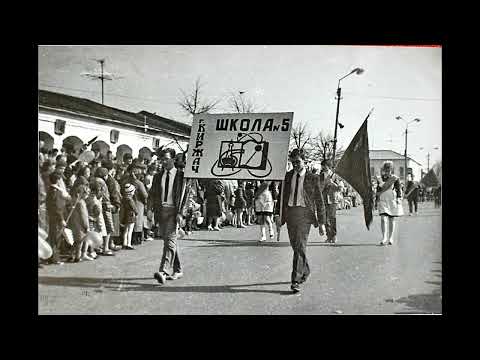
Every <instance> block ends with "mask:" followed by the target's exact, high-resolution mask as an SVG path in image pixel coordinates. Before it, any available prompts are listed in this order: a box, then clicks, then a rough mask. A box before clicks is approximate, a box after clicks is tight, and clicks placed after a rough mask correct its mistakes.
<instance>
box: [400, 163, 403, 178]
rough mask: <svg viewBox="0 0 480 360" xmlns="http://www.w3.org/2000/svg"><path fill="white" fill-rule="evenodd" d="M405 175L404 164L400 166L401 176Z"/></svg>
mask: <svg viewBox="0 0 480 360" xmlns="http://www.w3.org/2000/svg"><path fill="white" fill-rule="evenodd" d="M402 176H403V166H400V177H402Z"/></svg>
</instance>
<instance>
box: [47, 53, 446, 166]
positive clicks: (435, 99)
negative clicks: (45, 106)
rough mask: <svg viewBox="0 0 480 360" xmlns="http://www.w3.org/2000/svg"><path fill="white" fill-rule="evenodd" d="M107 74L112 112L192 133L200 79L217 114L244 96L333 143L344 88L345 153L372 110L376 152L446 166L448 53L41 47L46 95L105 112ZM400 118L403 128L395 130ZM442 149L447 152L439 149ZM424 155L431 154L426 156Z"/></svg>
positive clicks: (372, 142)
mask: <svg viewBox="0 0 480 360" xmlns="http://www.w3.org/2000/svg"><path fill="white" fill-rule="evenodd" d="M96 59H105V68H104V70H105V71H106V72H108V73H111V74H113V75H116V76H119V77H120V78H118V79H115V80H112V81H105V82H104V86H105V88H104V98H105V105H108V106H112V107H115V108H119V109H123V110H127V111H132V112H139V111H142V110H146V111H149V112H152V113H153V112H155V113H157V114H158V115H161V116H164V117H167V118H171V119H174V120H177V121H181V122H186V123H191V117H190V116H188V115H186V114H185V113H183V112H182V110H181V108H180V106H179V105H178V100H179V99H181V97H182V94H181V90H184V91H185V92H189V91H191V90H192V89H193V86H194V83H195V81H196V80H197V79H198V78H200V81H201V84H202V89H201V91H202V94H203V96H204V97H205V98H206V99H211V100H214V99H215V100H220V103H219V107H218V108H217V109H216V110H215V111H214V112H217V113H228V112H232V111H231V109H229V107H228V105H227V101H226V99H227V98H228V97H229V96H230V95H231V94H232V93H238V92H239V91H242V92H244V94H243V96H244V97H245V99H247V100H249V101H252V102H253V103H254V104H255V105H256V108H258V109H259V111H258V112H293V113H294V117H293V122H294V124H295V122H299V121H303V122H305V123H306V124H307V127H308V129H309V130H310V131H312V132H313V133H318V132H319V131H320V130H321V131H323V132H324V133H330V134H332V135H333V133H334V127H335V113H336V106H337V100H336V90H337V85H338V80H339V79H340V78H341V77H343V76H344V75H346V74H348V73H350V71H352V70H353V69H354V68H357V67H360V68H363V69H364V70H365V71H364V72H363V73H362V74H361V75H356V74H352V75H350V76H348V77H347V78H345V79H343V80H342V81H341V83H340V87H341V88H342V98H341V101H340V112H339V122H340V123H342V124H343V125H344V128H343V129H340V128H339V129H338V134H337V137H338V146H342V147H343V148H346V147H347V146H348V144H349V143H350V141H351V140H352V138H353V137H354V136H355V134H356V132H357V131H358V129H359V127H360V126H361V125H362V123H363V121H364V119H365V117H366V116H367V114H368V112H369V111H370V109H371V108H374V110H373V113H372V115H371V116H370V118H369V120H368V133H369V145H370V149H382V150H384V149H390V150H394V151H397V152H399V153H400V154H403V153H404V150H405V127H406V122H410V121H411V120H413V119H415V118H419V119H420V120H421V121H420V122H413V123H411V124H410V125H409V126H408V154H409V156H411V157H412V158H413V159H414V160H416V161H417V162H419V163H421V164H422V165H423V167H424V168H425V169H426V168H427V153H430V167H432V165H433V164H434V163H435V162H436V161H438V160H441V152H442V143H441V140H442V49H441V48H440V47H399V46H337V45H328V46H327V45H308V46H307V45H265V46H264V45H148V46H147V45H135V46H134V45H128V46H127V45H102V46H96V45H95V46H79V45H75V46H63V45H62V46H60V45H57V46H50V45H49V46H39V49H38V84H39V89H43V90H49V91H55V92H59V93H64V94H68V95H72V96H77V97H82V98H87V99H90V100H93V101H97V102H99V103H101V83H100V81H99V80H90V79H88V78H87V77H85V76H82V73H84V72H96V73H98V72H99V71H100V64H99V63H98V62H96V61H95V60H96ZM397 116H401V117H402V118H403V119H404V120H396V119H395V118H396V117H397ZM435 147H438V148H439V149H438V150H436V149H434V148H435ZM420 148H423V149H420Z"/></svg>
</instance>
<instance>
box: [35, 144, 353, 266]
mask: <svg viewBox="0 0 480 360" xmlns="http://www.w3.org/2000/svg"><path fill="white" fill-rule="evenodd" d="M83 150H86V149H83ZM168 151H170V152H171V156H172V158H173V159H174V165H175V168H178V169H183V168H184V166H185V161H184V160H185V158H184V153H182V152H180V153H178V154H177V153H175V151H174V150H172V149H168ZM94 154H95V155H94V159H93V160H92V161H90V162H88V163H87V162H83V161H79V160H78V157H76V156H75V155H73V151H71V148H69V147H68V146H65V147H63V148H62V149H61V150H60V151H58V150H57V149H51V150H49V151H47V150H45V149H44V147H43V144H42V143H41V144H40V154H39V179H38V180H39V228H40V229H42V230H43V231H44V233H45V237H46V241H47V242H48V244H49V245H50V247H51V249H52V256H51V257H49V259H48V260H46V261H43V260H41V262H42V263H51V264H61V263H63V261H70V262H79V261H90V260H94V259H96V258H97V256H99V255H101V256H114V255H115V252H117V251H120V250H135V246H139V245H141V244H142V243H144V242H147V241H151V240H153V239H154V238H158V237H160V236H161V226H162V224H161V222H160V221H158V219H157V221H155V211H154V206H153V202H154V197H155V196H157V197H158V194H154V193H155V189H152V184H153V178H154V176H155V175H156V174H158V173H159V172H160V171H161V169H162V164H161V162H160V161H159V160H158V157H157V156H156V155H153V156H152V157H150V158H149V159H143V158H142V157H137V158H135V159H134V158H133V157H132V155H131V154H130V153H126V154H124V155H123V157H122V159H116V158H114V157H113V155H112V153H111V152H110V151H108V152H107V153H106V154H105V155H102V154H101V152H100V151H98V150H94ZM317 171H318V169H316V168H312V172H313V173H314V174H315V173H317ZM279 186H280V182H275V181H241V180H238V181H237V180H215V179H198V180H197V179H188V180H187V181H186V186H185V189H184V194H185V195H186V196H185V203H186V206H185V210H184V214H183V215H184V217H183V219H182V221H180V222H179V228H178V229H177V231H178V232H179V235H180V237H182V236H183V235H184V234H187V235H190V234H191V233H192V232H193V231H196V230H201V229H206V230H209V231H221V229H222V228H223V227H225V226H233V227H237V228H245V227H246V226H251V225H260V233H259V241H266V240H267V239H274V238H275V234H276V237H277V240H279V236H280V231H279V227H280V224H279V223H280V220H279V218H278V216H279V212H280V202H279V201H280V193H279V191H280V190H279ZM360 201H361V199H360V198H359V196H358V195H357V194H356V193H355V191H353V189H352V188H351V187H350V186H345V185H344V184H343V183H341V184H340V190H339V191H336V193H335V204H336V205H335V206H336V208H337V209H350V208H351V207H355V206H358V205H359V203H360ZM63 259H66V260H63Z"/></svg>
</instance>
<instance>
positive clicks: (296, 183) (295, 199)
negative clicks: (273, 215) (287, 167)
mask: <svg viewBox="0 0 480 360" xmlns="http://www.w3.org/2000/svg"><path fill="white" fill-rule="evenodd" d="M299 180H300V174H297V181H296V182H295V192H294V193H293V206H297V195H298V181H299Z"/></svg>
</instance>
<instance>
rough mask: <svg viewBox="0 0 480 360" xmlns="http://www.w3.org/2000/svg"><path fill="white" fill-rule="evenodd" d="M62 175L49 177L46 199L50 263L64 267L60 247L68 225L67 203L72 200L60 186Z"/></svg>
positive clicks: (54, 174) (56, 174)
mask: <svg viewBox="0 0 480 360" xmlns="http://www.w3.org/2000/svg"><path fill="white" fill-rule="evenodd" d="M60 177H61V175H60V174H59V173H56V172H53V173H51V174H50V176H49V182H50V185H49V188H48V191H47V197H46V207H47V214H48V242H49V243H50V246H51V248H52V251H53V255H52V257H51V258H50V262H51V263H53V264H58V265H62V264H63V263H62V262H61V261H60V252H59V245H60V242H61V240H62V239H63V235H62V233H63V230H64V229H65V226H66V225H67V224H66V222H65V218H64V214H65V202H66V200H70V196H69V194H68V193H67V192H66V191H65V190H63V189H61V188H60V187H59V186H58V182H59V181H60Z"/></svg>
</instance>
